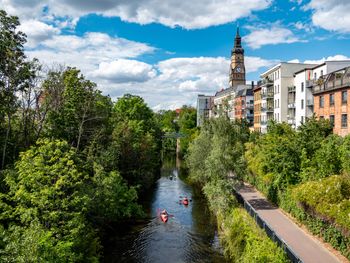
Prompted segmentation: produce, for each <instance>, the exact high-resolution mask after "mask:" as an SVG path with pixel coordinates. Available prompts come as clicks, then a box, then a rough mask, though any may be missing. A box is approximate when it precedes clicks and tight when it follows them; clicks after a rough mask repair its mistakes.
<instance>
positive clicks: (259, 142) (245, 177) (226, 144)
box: [187, 117, 350, 262]
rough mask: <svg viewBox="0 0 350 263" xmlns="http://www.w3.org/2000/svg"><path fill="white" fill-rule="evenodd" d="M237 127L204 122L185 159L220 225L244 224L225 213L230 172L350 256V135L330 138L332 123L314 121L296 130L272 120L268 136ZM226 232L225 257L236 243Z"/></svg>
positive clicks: (228, 203) (225, 121) (233, 214)
mask: <svg viewBox="0 0 350 263" xmlns="http://www.w3.org/2000/svg"><path fill="white" fill-rule="evenodd" d="M243 127H244V125H243V124H242V123H239V122H236V123H229V121H228V119H225V118H224V117H222V118H219V119H215V120H210V121H209V122H207V123H206V124H205V125H204V126H203V127H202V128H201V131H200V134H199V135H198V137H197V138H196V139H195V140H194V141H193V142H192V143H191V145H190V148H189V154H188V156H187V164H188V166H189V168H190V179H191V180H192V182H194V183H195V184H197V185H200V186H201V188H202V189H203V192H204V193H205V195H206V196H207V198H208V201H209V204H210V205H211V208H212V210H213V211H214V213H215V214H216V215H217V218H218V222H219V227H221V228H222V226H223V225H225V222H230V220H235V219H232V217H237V218H240V219H241V220H246V218H245V216H244V215H243V214H244V213H243V212H242V211H241V212H240V211H236V212H232V211H230V208H231V207H236V205H235V201H234V200H231V198H229V196H231V192H230V189H232V186H230V185H229V182H230V181H231V179H229V178H228V176H227V175H228V174H230V173H231V175H234V176H235V178H236V179H238V180H240V181H248V182H249V183H251V184H253V185H254V186H255V187H256V188H257V189H259V190H260V191H261V192H262V193H264V195H265V196H266V197H267V198H268V199H269V200H270V201H271V202H273V203H275V204H276V205H278V206H279V207H281V208H282V209H284V210H285V211H286V212H288V213H290V214H291V215H292V216H293V217H294V218H295V219H296V220H298V221H299V222H300V223H302V224H304V225H306V226H307V227H308V228H309V230H310V231H311V232H312V233H313V234H315V235H318V236H321V237H323V239H324V240H325V241H326V242H329V243H330V244H331V245H332V246H333V247H334V248H336V249H338V250H339V251H341V253H342V254H343V255H344V256H346V257H347V258H350V236H349V232H350V231H349V230H350V223H349V222H350V217H349V215H350V205H349V199H350V183H349V182H350V178H349V173H350V168H349V167H350V165H349V160H350V159H349V156H350V146H349V145H350V136H347V137H345V138H342V137H340V136H337V135H334V134H332V126H331V124H330V123H329V122H328V121H327V120H322V119H321V120H317V119H316V118H310V119H308V120H307V122H306V123H305V124H303V125H302V126H301V127H300V128H299V129H298V130H297V131H295V130H293V129H292V128H291V127H290V126H289V125H288V124H286V123H282V124H277V123H274V122H271V123H270V125H269V129H268V132H267V133H266V134H257V133H254V132H252V133H249V131H248V130H247V129H244V128H243ZM225 193H226V194H225ZM221 211H224V212H221ZM223 222H224V223H223ZM248 224H249V223H248ZM234 225H235V224H234V223H233V226H234ZM231 230H232V229H231ZM232 231H233V230H232ZM227 233H228V232H227V231H226V232H225V230H223V231H222V240H223V244H224V245H225V247H226V248H225V251H226V253H230V252H228V251H235V250H236V249H237V246H239V245H238V244H236V243H234V241H233V240H234V237H233V236H231V238H232V244H230V242H229V241H227V236H228V235H227ZM232 233H233V234H232V235H234V236H236V235H238V234H237V233H236V234H234V233H235V232H232ZM237 238H238V239H239V237H237ZM255 249H256V251H258V248H255ZM235 253H236V252H233V254H235ZM275 260H276V262H279V261H278V260H279V259H275ZM271 262H273V260H272V261H271Z"/></svg>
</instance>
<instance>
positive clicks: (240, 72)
mask: <svg viewBox="0 0 350 263" xmlns="http://www.w3.org/2000/svg"><path fill="white" fill-rule="evenodd" d="M241 84H245V67H244V49H243V48H242V44H241V36H240V35H239V28H238V27H237V33H236V37H235V45H234V47H233V49H232V51H231V65H230V87H234V86H237V85H241Z"/></svg>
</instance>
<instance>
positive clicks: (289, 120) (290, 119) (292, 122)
mask: <svg viewBox="0 0 350 263" xmlns="http://www.w3.org/2000/svg"><path fill="white" fill-rule="evenodd" d="M287 122H288V124H295V119H294V118H288V120H287Z"/></svg>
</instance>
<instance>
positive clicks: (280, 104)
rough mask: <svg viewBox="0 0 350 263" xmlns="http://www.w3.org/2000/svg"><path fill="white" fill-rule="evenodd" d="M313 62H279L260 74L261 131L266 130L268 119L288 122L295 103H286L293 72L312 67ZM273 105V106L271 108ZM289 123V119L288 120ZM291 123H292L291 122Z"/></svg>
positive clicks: (292, 84) (292, 80)
mask: <svg viewBox="0 0 350 263" xmlns="http://www.w3.org/2000/svg"><path fill="white" fill-rule="evenodd" d="M314 66H315V65H314V64H303V63H289V62H281V63H279V64H278V65H276V66H274V67H272V68H271V69H269V70H267V71H266V72H264V73H262V74H261V75H260V77H261V79H262V80H261V83H260V85H261V123H260V125H261V132H263V133H264V132H266V131H267V123H268V121H269V120H270V119H273V120H275V121H276V122H288V118H290V117H289V116H288V113H290V112H291V111H292V110H289V109H294V111H295V104H294V105H293V103H288V102H290V101H288V94H289V92H288V88H289V87H294V72H296V71H298V70H301V69H304V68H307V67H314ZM272 107H273V108H272ZM289 123H291V120H289ZM291 125H293V123H291Z"/></svg>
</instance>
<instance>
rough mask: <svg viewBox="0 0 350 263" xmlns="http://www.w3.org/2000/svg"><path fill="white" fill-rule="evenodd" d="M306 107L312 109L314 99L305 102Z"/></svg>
mask: <svg viewBox="0 0 350 263" xmlns="http://www.w3.org/2000/svg"><path fill="white" fill-rule="evenodd" d="M306 106H307V107H313V106H314V99H309V100H306Z"/></svg>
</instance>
